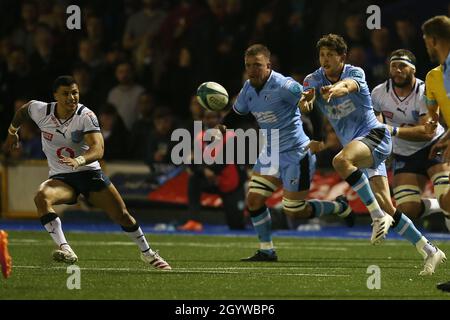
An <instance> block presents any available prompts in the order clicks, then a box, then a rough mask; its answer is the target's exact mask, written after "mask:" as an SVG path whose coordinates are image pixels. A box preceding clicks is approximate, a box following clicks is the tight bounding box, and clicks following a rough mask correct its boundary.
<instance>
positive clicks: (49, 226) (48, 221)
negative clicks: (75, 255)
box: [40, 212, 73, 252]
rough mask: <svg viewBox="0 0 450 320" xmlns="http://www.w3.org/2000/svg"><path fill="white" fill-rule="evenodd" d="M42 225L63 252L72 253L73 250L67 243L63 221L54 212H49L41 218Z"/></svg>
mask: <svg viewBox="0 0 450 320" xmlns="http://www.w3.org/2000/svg"><path fill="white" fill-rule="evenodd" d="M40 220H41V223H42V225H43V226H44V228H45V230H47V232H48V233H49V234H50V236H51V237H52V239H53V241H54V242H55V243H56V245H57V246H58V247H59V248H60V249H62V250H69V251H72V252H73V250H72V248H71V247H70V246H69V244H68V243H67V240H66V237H65V236H64V232H63V230H62V225H61V220H60V219H59V217H58V216H57V215H56V213H54V212H49V213H47V214H45V215H43V216H42V217H41V219H40Z"/></svg>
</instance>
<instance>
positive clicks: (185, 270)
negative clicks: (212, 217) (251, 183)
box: [13, 266, 350, 277]
mask: <svg viewBox="0 0 450 320" xmlns="http://www.w3.org/2000/svg"><path fill="white" fill-rule="evenodd" d="M13 268H16V269H38V270H66V269H67V267H41V266H13ZM216 269H217V270H216ZM221 269H225V270H221ZM226 269H228V268H204V269H201V268H176V269H173V270H172V271H170V272H164V273H172V274H173V273H175V274H176V273H206V274H208V273H211V274H248V273H246V272H239V271H228V270H226ZM80 270H85V271H112V272H114V271H119V272H123V271H127V272H130V271H136V272H148V273H150V272H151V273H154V272H161V271H158V270H151V269H137V268H96V267H95V268H92V267H89V268H83V267H81V268H80ZM270 276H308V277H350V275H347V274H327V273H271V274H270Z"/></svg>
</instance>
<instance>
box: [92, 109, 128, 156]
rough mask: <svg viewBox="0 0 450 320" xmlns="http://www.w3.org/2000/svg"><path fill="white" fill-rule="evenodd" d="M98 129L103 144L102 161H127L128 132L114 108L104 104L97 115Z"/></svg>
mask: <svg viewBox="0 0 450 320" xmlns="http://www.w3.org/2000/svg"><path fill="white" fill-rule="evenodd" d="M98 120H99V122H100V128H101V131H102V135H103V140H104V142H105V148H104V149H105V151H104V155H103V159H104V160H107V161H109V160H126V159H128V158H129V157H128V138H129V136H130V135H129V132H128V130H127V128H126V127H125V124H124V123H123V120H122V118H121V117H120V115H119V113H118V112H117V110H116V108H115V107H114V106H113V105H111V104H105V105H104V106H103V107H102V108H101V109H100V112H99V114H98Z"/></svg>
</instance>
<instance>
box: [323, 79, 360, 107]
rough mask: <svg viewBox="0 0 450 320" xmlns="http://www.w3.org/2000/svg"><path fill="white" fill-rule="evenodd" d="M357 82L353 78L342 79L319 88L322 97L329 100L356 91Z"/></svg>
mask: <svg viewBox="0 0 450 320" xmlns="http://www.w3.org/2000/svg"><path fill="white" fill-rule="evenodd" d="M358 88H359V87H358V84H357V82H356V81H355V80H353V79H344V80H341V81H338V82H336V83H335V84H333V85H330V86H324V87H322V88H321V89H320V93H321V94H322V96H323V99H324V100H325V101H327V102H330V100H331V99H332V98H340V97H343V96H345V95H347V94H349V93H352V92H355V91H358Z"/></svg>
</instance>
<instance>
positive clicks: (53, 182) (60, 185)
mask: <svg viewBox="0 0 450 320" xmlns="http://www.w3.org/2000/svg"><path fill="white" fill-rule="evenodd" d="M36 199H37V200H38V201H39V200H41V199H42V200H45V201H48V202H50V203H51V204H55V205H58V204H66V203H72V202H76V200H77V194H76V192H75V190H74V189H73V188H72V187H71V186H69V185H68V184H67V183H64V182H63V181H61V180H57V179H48V180H46V181H44V182H43V183H41V185H40V186H39V188H38V191H37V194H36Z"/></svg>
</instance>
